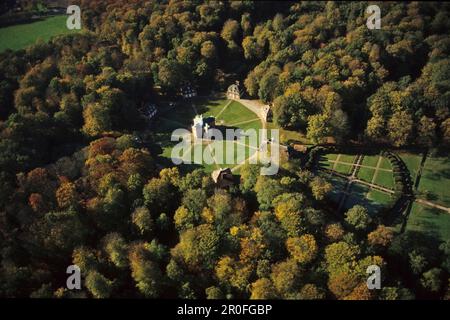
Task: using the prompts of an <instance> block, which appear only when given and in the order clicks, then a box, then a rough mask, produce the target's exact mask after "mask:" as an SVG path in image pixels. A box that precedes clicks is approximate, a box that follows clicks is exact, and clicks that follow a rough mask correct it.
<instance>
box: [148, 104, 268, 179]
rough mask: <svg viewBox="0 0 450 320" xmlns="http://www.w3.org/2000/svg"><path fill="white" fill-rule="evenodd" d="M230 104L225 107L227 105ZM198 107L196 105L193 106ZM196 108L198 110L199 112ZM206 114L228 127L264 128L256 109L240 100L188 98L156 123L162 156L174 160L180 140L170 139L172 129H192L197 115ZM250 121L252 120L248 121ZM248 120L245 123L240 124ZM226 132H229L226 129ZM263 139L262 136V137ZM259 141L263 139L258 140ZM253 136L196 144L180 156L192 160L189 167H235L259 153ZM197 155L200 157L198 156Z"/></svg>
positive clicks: (157, 140) (243, 128)
mask: <svg viewBox="0 0 450 320" xmlns="http://www.w3.org/2000/svg"><path fill="white" fill-rule="evenodd" d="M228 103H229V105H228V106H227V107H226V108H225V106H226V105H227V104H228ZM191 104H192V105H193V106H194V107H193V106H192V105H191ZM195 109H196V110H197V112H195ZM196 113H199V114H203V116H204V117H206V116H217V115H219V116H218V117H217V119H216V124H218V122H219V123H220V121H221V120H222V122H221V124H220V125H219V127H220V126H223V129H226V128H227V126H228V125H230V124H236V128H240V129H242V130H247V129H256V130H257V129H260V128H261V127H262V124H261V121H260V120H259V118H258V117H257V115H256V114H254V113H253V112H252V111H250V110H248V109H247V108H246V107H244V106H243V105H242V104H240V103H239V102H236V101H233V102H230V101H229V100H226V99H206V98H201V97H199V98H197V99H193V100H192V101H185V102H184V103H183V104H181V105H179V106H178V107H177V108H176V109H175V110H174V111H169V112H167V113H162V114H161V115H160V116H159V117H158V118H157V119H156V121H155V122H154V123H153V127H154V129H153V131H154V137H155V140H156V142H157V144H159V146H160V147H161V152H160V153H159V155H160V156H161V157H164V158H167V159H168V160H169V161H170V158H171V155H172V149H173V147H174V146H175V145H176V144H177V143H178V141H170V140H171V139H170V138H171V134H172V131H173V130H175V129H179V128H185V129H188V130H189V128H190V126H191V125H192V119H193V118H194V116H195V114H196ZM247 121H248V122H247ZM241 122H244V123H242V124H239V123H241ZM223 133H224V134H225V132H223ZM258 138H259V137H258ZM258 140H259V139H258ZM248 145H249V138H248V137H246V136H242V137H241V138H240V139H239V140H238V141H236V142H235V141H228V143H227V142H226V141H225V140H220V141H219V140H216V141H213V142H210V143H205V144H201V143H196V144H195V145H191V146H190V147H188V149H187V150H186V149H185V150H181V151H180V152H178V153H177V154H176V157H177V158H179V159H183V161H184V162H187V161H190V162H191V164H186V166H193V165H194V166H197V167H203V169H204V170H205V171H206V172H211V171H213V170H215V169H218V168H220V167H222V168H224V167H230V168H233V167H235V166H236V165H237V164H240V163H241V162H243V161H245V160H246V159H248V158H249V157H251V156H252V155H254V153H255V152H256V149H255V147H256V148H257V147H258V145H256V146H254V147H253V148H250V147H249V146H248ZM196 154H197V157H198V158H196V156H195V155H196Z"/></svg>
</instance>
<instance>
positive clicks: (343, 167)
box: [333, 163, 352, 175]
mask: <svg viewBox="0 0 450 320" xmlns="http://www.w3.org/2000/svg"><path fill="white" fill-rule="evenodd" d="M351 169H352V166H350V165H348V164H342V163H336V165H335V166H334V169H333V170H334V171H336V172H339V173H342V174H346V175H348V174H350V170H351Z"/></svg>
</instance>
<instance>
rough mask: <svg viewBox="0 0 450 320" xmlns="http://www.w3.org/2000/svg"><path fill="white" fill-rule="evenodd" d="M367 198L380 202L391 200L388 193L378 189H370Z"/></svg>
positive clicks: (384, 202) (386, 202) (387, 202)
mask: <svg viewBox="0 0 450 320" xmlns="http://www.w3.org/2000/svg"><path fill="white" fill-rule="evenodd" d="M367 199H369V200H372V201H375V202H378V203H379V204H385V205H387V204H389V203H390V202H391V199H392V198H391V196H390V195H389V194H387V193H384V192H381V191H378V190H370V192H369V193H368V194H367Z"/></svg>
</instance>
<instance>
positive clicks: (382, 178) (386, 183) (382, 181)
mask: <svg viewBox="0 0 450 320" xmlns="http://www.w3.org/2000/svg"><path fill="white" fill-rule="evenodd" d="M375 184H378V185H380V186H383V187H386V188H389V189H393V188H394V177H393V175H392V172H389V171H380V170H378V173H377V176H376V177H375Z"/></svg>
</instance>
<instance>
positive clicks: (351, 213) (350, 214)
mask: <svg viewBox="0 0 450 320" xmlns="http://www.w3.org/2000/svg"><path fill="white" fill-rule="evenodd" d="M345 221H346V222H347V223H349V224H350V225H352V226H353V227H354V228H355V229H356V230H366V229H367V228H368V227H369V225H370V223H371V222H372V218H370V215H369V213H368V212H367V209H366V208H364V207H363V206H360V205H356V206H354V207H353V208H351V209H349V210H348V211H347V213H346V214H345Z"/></svg>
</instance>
